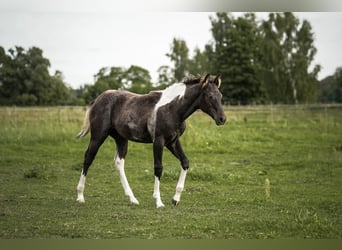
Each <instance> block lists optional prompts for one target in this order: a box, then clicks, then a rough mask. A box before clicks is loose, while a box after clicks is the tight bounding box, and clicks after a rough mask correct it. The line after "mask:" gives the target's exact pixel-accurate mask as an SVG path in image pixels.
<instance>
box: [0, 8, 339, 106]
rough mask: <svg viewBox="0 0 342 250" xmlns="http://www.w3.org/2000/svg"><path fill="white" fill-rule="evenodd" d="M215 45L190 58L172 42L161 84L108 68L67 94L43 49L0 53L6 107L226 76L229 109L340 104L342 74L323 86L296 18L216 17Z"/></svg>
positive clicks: (76, 100)
mask: <svg viewBox="0 0 342 250" xmlns="http://www.w3.org/2000/svg"><path fill="white" fill-rule="evenodd" d="M210 22H211V35H212V39H211V40H210V41H209V42H208V43H207V44H206V45H205V47H204V49H203V50H201V49H199V48H195V49H194V51H193V53H192V56H191V57H190V55H189V54H190V50H189V48H188V47H187V44H186V41H185V40H183V39H179V38H174V39H173V40H172V42H171V46H170V51H169V52H168V53H166V56H167V57H168V58H169V59H170V61H171V65H162V66H161V67H160V68H159V69H158V80H157V83H152V80H151V76H150V73H149V71H148V70H146V69H144V68H142V67H139V66H137V65H132V66H130V67H129V68H124V67H118V66H112V67H103V68H101V69H99V71H98V72H97V73H96V74H95V75H94V83H92V84H85V85H83V86H81V87H79V88H78V89H72V88H71V87H69V86H67V84H66V83H65V82H64V80H63V74H62V72H60V71H56V72H55V73H54V74H50V72H49V67H50V66H51V65H50V62H49V60H48V59H47V58H45V57H44V56H43V51H42V50H41V49H40V48H37V47H31V48H29V49H27V50H25V49H24V48H22V47H20V46H17V47H15V48H10V49H9V50H8V51H5V49H4V48H3V47H0V105H83V104H86V103H88V102H90V101H91V100H93V99H94V98H95V97H96V96H97V95H99V94H100V93H102V92H103V91H105V90H107V89H125V90H129V91H132V92H136V93H147V92H149V91H151V90H155V89H162V88H165V87H166V86H168V85H170V84H172V83H174V82H179V81H181V80H182V79H183V78H184V77H185V76H188V75H190V74H191V75H204V74H206V73H208V72H210V73H212V74H221V76H222V85H221V86H222V87H221V91H222V94H223V101H224V103H226V104H232V105H235V104H241V105H245V104H267V103H282V104H297V103H313V102H342V67H340V68H337V69H336V72H335V74H334V75H332V76H328V77H327V78H325V79H323V80H322V81H318V79H317V75H318V73H319V71H320V68H321V66H320V65H313V60H314V57H315V54H316V52H317V49H316V48H315V46H314V33H313V31H312V27H311V25H310V23H309V22H308V21H306V20H303V21H301V20H299V19H298V18H297V17H296V16H295V15H294V14H293V13H291V12H285V13H270V14H269V16H268V18H267V19H266V20H257V18H256V16H255V14H254V13H246V14H244V15H242V16H239V17H234V16H233V15H231V14H230V13H216V14H215V15H214V16H211V17H210Z"/></svg>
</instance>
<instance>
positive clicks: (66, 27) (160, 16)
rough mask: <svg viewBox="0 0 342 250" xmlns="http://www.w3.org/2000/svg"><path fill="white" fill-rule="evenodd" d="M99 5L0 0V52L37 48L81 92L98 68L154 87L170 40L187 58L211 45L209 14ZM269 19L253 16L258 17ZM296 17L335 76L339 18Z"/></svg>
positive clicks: (78, 0)
mask: <svg viewBox="0 0 342 250" xmlns="http://www.w3.org/2000/svg"><path fill="white" fill-rule="evenodd" d="M148 1H149V2H151V1H156V0H148ZM96 2H99V3H103V4H101V5H97V6H95V7H94V5H92V4H91V3H90V1H88V0H74V1H71V0H59V1H55V2H52V1H50V0H26V1H20V0H0V46H2V47H4V48H5V50H8V49H9V48H13V47H14V46H21V47H24V48H25V49H28V48H30V47H32V46H36V47H39V48H41V49H42V50H43V53H44V54H43V55H44V57H46V58H48V59H49V60H50V64H51V68H50V72H51V74H53V73H54V72H55V70H59V71H61V72H62V73H63V76H64V81H65V82H66V83H67V84H68V85H69V86H71V87H73V88H78V87H79V86H81V85H83V84H86V83H87V84H92V83H93V81H94V78H93V76H94V75H95V74H96V73H97V72H98V71H99V69H100V68H102V67H112V66H117V67H125V68H128V67H129V66H131V65H137V66H140V67H143V68H145V69H147V70H148V71H149V72H150V75H151V76H152V81H153V82H154V83H155V82H156V81H157V70H158V68H159V67H160V66H162V65H169V66H171V62H170V61H169V59H168V57H167V56H166V55H165V54H166V53H168V52H169V51H170V46H171V43H172V39H173V38H175V37H176V38H179V39H184V40H185V41H186V43H187V46H188V48H189V50H190V52H192V51H193V50H194V49H195V48H196V47H198V48H200V49H203V48H204V46H205V44H207V43H208V42H209V41H210V40H211V39H212V36H211V32H210V27H211V24H210V20H209V16H214V15H215V13H213V12H185V11H182V12H174V11H160V9H161V8H159V9H158V10H154V9H153V8H151V7H149V8H146V7H145V6H143V5H142V1H137V2H138V3H140V4H138V6H137V5H134V6H135V7H133V8H129V4H130V3H132V0H126V5H123V6H121V5H120V4H118V2H117V1H109V0H97V1H96ZM156 2H157V1H156ZM56 3H58V4H56ZM92 3H93V2H92ZM119 3H120V2H119ZM135 3H136V2H135ZM158 3H159V4H160V1H158ZM149 6H151V5H149ZM153 6H154V5H153ZM234 15H241V13H235V14H234ZM267 15H268V13H265V12H260V13H257V16H258V17H259V18H266V17H267ZM295 15H296V16H297V17H298V18H299V19H300V20H303V19H306V20H308V21H309V22H310V23H311V26H312V28H313V32H314V34H315V46H316V48H317V50H318V52H317V54H316V57H315V61H314V64H320V65H321V66H322V70H321V72H320V74H319V79H322V78H324V77H326V76H328V75H332V74H333V73H334V72H335V69H336V68H337V67H339V66H342V60H341V58H342V49H341V46H340V44H341V41H342V29H341V25H340V24H341V23H342V12H296V13H295ZM190 55H191V53H190ZM211 73H212V74H216V73H217V72H211Z"/></svg>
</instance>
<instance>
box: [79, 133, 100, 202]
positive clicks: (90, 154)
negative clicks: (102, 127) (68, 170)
mask: <svg viewBox="0 0 342 250" xmlns="http://www.w3.org/2000/svg"><path fill="white" fill-rule="evenodd" d="M106 137H107V134H103V135H101V136H98V135H96V134H95V135H93V134H92V136H91V139H90V143H89V146H88V149H87V150H86V152H85V154H84V162H83V170H82V173H81V177H80V180H79V182H78V185H77V201H78V202H81V203H83V202H85V200H84V195H83V192H84V187H85V182H86V176H87V173H88V169H89V167H90V165H91V163H92V162H93V160H94V158H95V156H96V154H97V151H98V150H99V148H100V146H101V145H102V143H103V142H104V140H105V139H106Z"/></svg>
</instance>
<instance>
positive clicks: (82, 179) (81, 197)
mask: <svg viewBox="0 0 342 250" xmlns="http://www.w3.org/2000/svg"><path fill="white" fill-rule="evenodd" d="M85 182H86V177H85V176H84V174H83V171H82V173H81V177H80V181H79V182H78V185H77V200H76V201H78V202H81V203H83V202H85V200H84V195H83V192H84V187H85Z"/></svg>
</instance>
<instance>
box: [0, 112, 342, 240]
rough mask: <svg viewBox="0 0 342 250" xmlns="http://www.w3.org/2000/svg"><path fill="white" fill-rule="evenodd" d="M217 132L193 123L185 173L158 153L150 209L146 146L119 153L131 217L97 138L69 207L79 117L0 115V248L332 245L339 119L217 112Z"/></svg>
mask: <svg viewBox="0 0 342 250" xmlns="http://www.w3.org/2000/svg"><path fill="white" fill-rule="evenodd" d="M225 111H226V114H227V118H228V121H227V123H226V125H224V126H222V127H217V126H216V125H215V122H214V121H212V120H211V119H210V118H209V117H207V116H206V115H204V114H203V113H201V112H197V113H195V114H194V115H193V116H192V117H190V119H189V120H188V121H187V130H186V132H185V134H184V135H183V137H182V143H183V148H184V151H185V153H186V154H187V156H188V158H189V160H190V169H189V173H188V176H187V180H186V182H185V190H184V192H183V194H182V199H181V202H180V204H179V206H177V207H173V206H172V205H171V199H172V196H173V194H174V191H175V187H176V184H177V180H178V175H179V173H180V165H179V163H178V161H177V160H176V159H175V158H174V157H173V156H172V155H171V153H169V152H168V151H167V150H164V172H163V176H162V178H161V186H160V189H161V195H162V199H163V201H164V203H165V205H166V207H165V208H163V209H156V207H155V200H154V199H153V198H152V192H153V183H154V176H153V157H152V146H151V145H150V144H137V143H133V142H130V143H129V149H128V155H127V158H126V162H125V163H126V164H125V169H126V175H127V178H128V181H129V182H130V185H131V187H132V189H133V191H134V194H135V195H136V197H137V199H138V200H139V202H140V205H139V206H136V205H131V204H130V203H129V200H128V198H127V197H126V196H125V195H124V193H123V189H122V187H121V184H120V180H119V177H118V173H117V171H116V169H115V167H114V164H113V157H114V152H115V144H114V143H113V141H112V140H111V139H110V138H108V139H107V141H106V142H105V143H104V144H103V146H102V147H101V148H100V150H99V153H98V154H97V157H96V159H95V161H94V163H93V165H92V166H91V167H90V169H89V173H88V177H87V183H86V187H85V198H86V203H85V204H79V203H77V202H76V185H77V183H78V180H79V177H80V172H81V167H82V161H83V155H84V151H85V150H86V147H87V145H88V141H89V135H88V136H87V137H86V138H84V139H82V140H77V139H76V138H75V135H76V134H77V133H78V132H79V130H80V129H81V126H82V123H83V117H84V112H85V109H84V108H83V107H65V108H64V107H61V108H58V107H49V108H15V107H7V108H4V107H3V108H0V117H1V121H0V140H1V144H0V147H1V148H0V174H1V181H0V188H1V194H0V208H1V210H0V219H1V225H0V238H1V239H6V238H48V239H50V238H91V239H94V238H100V239H107V238H109V239H117V238H137V239H260V238H261V239H264V238H276V239H284V238H291V239H303V238H314V239H324V238H339V239H341V238H342V107H341V106H309V107H308V106H261V107H226V108H225Z"/></svg>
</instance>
